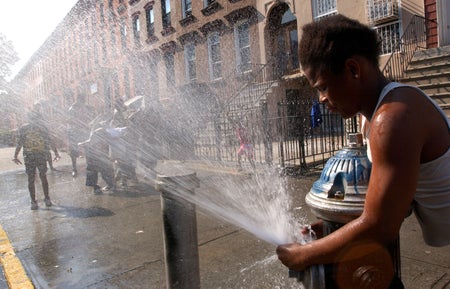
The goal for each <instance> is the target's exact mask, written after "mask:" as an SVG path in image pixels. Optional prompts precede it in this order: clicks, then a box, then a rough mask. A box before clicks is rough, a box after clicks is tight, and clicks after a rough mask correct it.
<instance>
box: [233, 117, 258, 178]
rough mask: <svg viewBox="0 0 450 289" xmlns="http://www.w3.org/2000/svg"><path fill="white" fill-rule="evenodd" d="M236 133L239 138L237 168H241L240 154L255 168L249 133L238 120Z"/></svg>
mask: <svg viewBox="0 0 450 289" xmlns="http://www.w3.org/2000/svg"><path fill="white" fill-rule="evenodd" d="M236 135H237V138H238V140H239V149H238V152H237V157H238V170H239V171H241V170H242V156H244V155H245V156H246V157H247V160H248V162H249V163H250V165H251V166H252V168H253V169H255V162H254V160H253V144H252V142H251V140H250V134H249V132H248V130H247V129H246V128H245V127H244V126H243V125H242V123H241V122H238V125H237V128H236Z"/></svg>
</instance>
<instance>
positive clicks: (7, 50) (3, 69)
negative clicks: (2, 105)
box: [0, 32, 19, 91]
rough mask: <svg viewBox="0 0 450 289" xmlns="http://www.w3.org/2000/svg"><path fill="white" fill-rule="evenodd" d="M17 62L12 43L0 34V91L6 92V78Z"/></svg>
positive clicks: (17, 58)
mask: <svg viewBox="0 0 450 289" xmlns="http://www.w3.org/2000/svg"><path fill="white" fill-rule="evenodd" d="M18 60H19V57H18V56H17V52H16V50H15V49H14V45H13V43H12V42H11V41H10V40H8V39H7V38H6V36H5V35H4V34H3V33H1V32H0V91H7V89H6V88H7V83H8V80H7V78H8V77H9V76H10V75H11V72H12V71H11V68H12V66H13V65H14V64H15V63H16V62H17V61H18Z"/></svg>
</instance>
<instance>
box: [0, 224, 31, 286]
mask: <svg viewBox="0 0 450 289" xmlns="http://www.w3.org/2000/svg"><path fill="white" fill-rule="evenodd" d="M0 263H1V265H2V266H3V271H4V274H5V278H6V281H7V283H8V286H9V288H10V289H19V288H20V289H34V286H33V283H32V282H31V280H30V279H29V278H28V276H27V274H26V272H25V270H24V268H23V266H22V263H21V262H20V260H19V258H17V257H16V254H15V253H14V249H13V247H12V246H11V243H10V242H9V239H8V236H7V235H6V232H5V231H4V230H3V227H2V225H0Z"/></svg>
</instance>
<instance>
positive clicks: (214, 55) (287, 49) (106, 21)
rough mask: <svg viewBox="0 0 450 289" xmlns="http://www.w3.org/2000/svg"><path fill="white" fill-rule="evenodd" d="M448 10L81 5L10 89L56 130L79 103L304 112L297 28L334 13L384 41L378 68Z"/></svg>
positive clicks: (194, 2) (193, 1) (316, 3)
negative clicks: (419, 21) (408, 33)
mask: <svg viewBox="0 0 450 289" xmlns="http://www.w3.org/2000/svg"><path fill="white" fill-rule="evenodd" d="M446 5H448V4H447V2H446V1H445V0H354V1H344V0H327V1H325V0H308V1H305V0H292V1H289V0H285V1H283V0H276V1H274V0H270V1H262V0H80V1H78V2H77V4H76V5H75V6H74V7H73V9H72V10H71V11H70V13H69V14H68V15H67V16H66V17H65V18H64V20H63V21H62V22H61V23H60V24H59V25H58V27H56V29H55V31H54V32H53V33H52V35H51V36H50V37H49V38H48V39H47V40H46V41H45V43H44V44H43V45H42V46H41V47H40V49H39V50H38V51H36V53H35V54H34V55H33V57H32V58H31V59H30V61H29V62H28V63H27V64H26V65H25V67H24V68H23V69H22V70H21V71H20V72H19V74H18V75H17V77H16V78H15V80H14V83H15V85H16V88H17V89H16V91H18V92H19V93H18V94H19V97H20V98H21V99H22V100H23V102H24V106H25V107H27V108H29V107H31V105H32V104H33V103H34V102H35V101H37V100H39V99H45V100H48V101H49V103H50V104H51V108H52V110H51V111H52V114H53V117H54V119H56V121H59V120H61V119H63V115H64V113H65V111H67V108H68V107H69V106H70V105H71V103H73V102H74V101H75V99H76V97H77V95H80V94H84V95H85V96H86V99H87V103H88V104H90V105H93V106H95V107H96V109H97V111H98V112H105V111H109V110H110V109H111V104H112V103H113V101H114V100H115V99H116V98H118V97H124V98H125V99H130V98H132V97H135V96H139V95H143V96H144V98H145V99H146V100H148V101H152V100H159V101H161V103H164V104H167V105H168V106H172V105H173V104H180V105H181V106H183V105H185V104H186V103H188V104H190V105H191V106H193V107H200V108H201V110H202V111H203V112H204V111H205V110H211V111H216V110H215V109H216V108H218V107H222V108H223V107H228V109H230V110H238V109H239V110H246V109H252V107H253V108H254V107H255V106H259V105H260V104H261V103H267V104H268V109H269V114H272V115H275V114H276V104H277V103H278V102H280V101H286V100H287V101H294V100H299V99H303V100H305V99H306V100H307V101H306V102H304V103H306V105H309V104H310V103H311V102H312V100H313V99H315V98H316V94H315V92H313V91H311V90H310V88H309V86H308V85H307V83H306V81H305V80H304V77H303V76H302V73H301V70H300V67H299V63H298V52H297V41H298V39H299V37H300V36H301V35H300V33H301V27H302V26H303V25H304V24H306V23H308V22H310V21H313V20H318V19H320V18H322V17H326V16H328V15H332V14H336V13H340V14H344V15H347V16H350V17H352V18H355V19H357V20H359V21H361V22H364V23H368V24H370V25H372V26H373V27H374V29H376V30H377V31H378V32H379V34H380V37H381V39H382V44H383V45H382V48H383V54H384V55H383V56H382V61H381V64H382V65H384V63H385V60H386V59H387V58H388V56H389V55H390V54H391V53H393V52H395V51H396V49H397V46H396V44H397V43H398V40H399V39H400V36H401V35H402V33H403V30H404V29H405V28H406V26H407V24H408V23H409V22H410V20H411V19H412V17H413V16H414V15H420V16H424V15H425V13H427V15H429V16H430V18H434V19H437V20H439V21H441V23H448V22H449V20H448V19H449V15H448V10H449V9H448V7H447V8H446ZM445 11H447V12H445ZM444 27H445V26H444ZM447 27H448V25H447ZM439 29H441V30H439ZM443 29H445V28H438V29H434V28H433V29H431V28H430V29H429V30H428V33H429V34H430V37H429V43H428V45H429V47H433V46H440V45H448V42H449V40H448V38H449V36H448V35H447V34H448V28H447V30H443ZM436 30H438V31H436ZM433 33H434V34H433ZM436 33H437V35H436ZM431 34H433V35H431ZM290 109H294V110H296V109H299V108H298V107H292V108H290ZM300 109H301V108H300ZM306 109H309V107H307V108H305V110H306Z"/></svg>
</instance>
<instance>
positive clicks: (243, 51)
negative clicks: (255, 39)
mask: <svg viewBox="0 0 450 289" xmlns="http://www.w3.org/2000/svg"><path fill="white" fill-rule="evenodd" d="M234 35H235V42H236V65H237V67H236V68H237V71H238V73H244V72H248V71H250V70H251V59H250V33H249V24H248V22H247V21H245V22H242V23H240V24H237V25H236V26H235V28H234Z"/></svg>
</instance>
